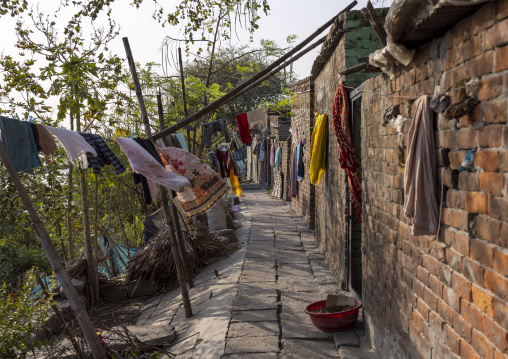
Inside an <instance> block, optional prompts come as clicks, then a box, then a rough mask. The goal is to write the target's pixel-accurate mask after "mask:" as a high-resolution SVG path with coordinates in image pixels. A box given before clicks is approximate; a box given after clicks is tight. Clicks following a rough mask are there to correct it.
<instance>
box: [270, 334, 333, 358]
mask: <svg viewBox="0 0 508 359" xmlns="http://www.w3.org/2000/svg"><path fill="white" fill-rule="evenodd" d="M282 346H283V348H282V352H281V356H280V358H284V359H309V358H337V350H336V349H335V344H334V343H333V341H325V340H299V339H285V340H282Z"/></svg>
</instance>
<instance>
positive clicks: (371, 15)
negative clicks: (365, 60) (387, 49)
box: [361, 0, 387, 46]
mask: <svg viewBox="0 0 508 359" xmlns="http://www.w3.org/2000/svg"><path fill="white" fill-rule="evenodd" d="M361 11H362V14H363V17H364V18H365V20H367V21H368V22H369V23H370V25H371V26H372V29H373V30H374V32H375V33H376V35H377V37H378V38H379V41H380V42H381V45H383V46H386V37H387V35H386V31H385V28H384V27H383V25H382V24H381V21H379V18H378V17H377V14H376V11H375V10H374V6H372V3H371V2H370V0H369V1H368V2H367V7H364V8H363V9H362V10H361Z"/></svg>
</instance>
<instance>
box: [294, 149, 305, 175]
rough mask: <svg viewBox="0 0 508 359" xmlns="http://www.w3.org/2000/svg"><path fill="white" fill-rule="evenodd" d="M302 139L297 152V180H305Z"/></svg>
mask: <svg viewBox="0 0 508 359" xmlns="http://www.w3.org/2000/svg"><path fill="white" fill-rule="evenodd" d="M304 146H305V145H304V144H303V142H302V141H300V143H299V144H298V147H297V150H296V151H297V152H296V180H297V181H303V174H304V165H303V147H304Z"/></svg>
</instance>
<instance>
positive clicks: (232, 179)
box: [229, 166, 243, 197]
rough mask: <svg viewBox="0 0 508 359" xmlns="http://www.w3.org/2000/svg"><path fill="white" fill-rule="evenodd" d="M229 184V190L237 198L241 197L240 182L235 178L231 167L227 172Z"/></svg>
mask: <svg viewBox="0 0 508 359" xmlns="http://www.w3.org/2000/svg"><path fill="white" fill-rule="evenodd" d="M229 183H231V188H232V189H233V192H234V193H235V194H236V196H237V197H243V191H242V187H240V181H239V180H238V177H236V176H235V169H234V168H233V166H231V170H230V171H229Z"/></svg>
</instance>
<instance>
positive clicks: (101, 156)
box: [78, 132, 125, 176]
mask: <svg viewBox="0 0 508 359" xmlns="http://www.w3.org/2000/svg"><path fill="white" fill-rule="evenodd" d="M78 133H79V134H80V135H81V136H83V138H84V139H85V141H86V142H88V144H89V145H90V146H92V147H93V148H94V150H95V152H97V156H93V155H91V154H89V153H87V158H88V163H89V165H90V166H91V167H92V168H93V173H95V174H97V175H100V176H102V171H101V168H103V167H104V165H113V167H114V168H115V170H116V174H117V175H119V174H122V173H124V172H125V167H124V165H122V163H121V162H120V160H119V159H118V157H116V155H115V154H114V153H113V151H111V149H110V148H109V146H108V145H107V143H106V141H104V139H103V138H102V137H101V136H99V135H97V134H91V133H84V132H78Z"/></svg>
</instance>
